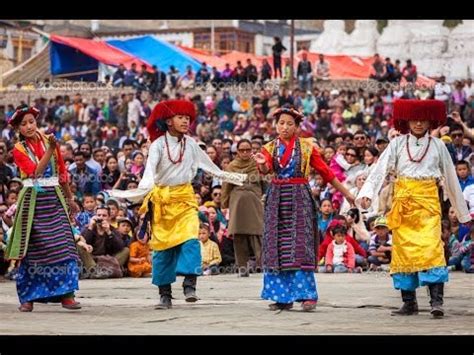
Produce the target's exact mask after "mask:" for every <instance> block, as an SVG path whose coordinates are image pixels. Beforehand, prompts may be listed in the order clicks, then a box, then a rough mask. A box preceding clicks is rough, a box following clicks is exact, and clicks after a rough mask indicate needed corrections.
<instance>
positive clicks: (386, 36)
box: [376, 20, 413, 64]
mask: <svg viewBox="0 0 474 355" xmlns="http://www.w3.org/2000/svg"><path fill="white" fill-rule="evenodd" d="M407 22H409V21H407V20H389V21H388V24H387V27H385V28H384V29H383V32H382V34H381V35H380V37H379V39H378V41H377V46H376V48H377V52H378V53H379V54H380V55H381V56H382V57H390V58H391V59H392V63H393V62H395V60H396V59H400V61H402V64H403V62H404V61H405V60H407V59H408V58H409V56H410V41H411V39H412V37H413V34H412V32H411V30H410V29H409V27H408V26H407Z"/></svg>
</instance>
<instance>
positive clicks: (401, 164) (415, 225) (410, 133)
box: [356, 100, 471, 318]
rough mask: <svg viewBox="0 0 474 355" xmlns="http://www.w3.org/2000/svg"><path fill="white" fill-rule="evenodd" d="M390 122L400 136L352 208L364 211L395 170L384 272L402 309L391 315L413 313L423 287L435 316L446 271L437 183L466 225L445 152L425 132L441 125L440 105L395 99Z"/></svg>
mask: <svg viewBox="0 0 474 355" xmlns="http://www.w3.org/2000/svg"><path fill="white" fill-rule="evenodd" d="M393 119H394V125H395V128H396V129H397V130H398V131H400V133H402V135H401V136H399V137H396V138H394V139H393V140H391V142H390V144H389V146H388V147H387V148H386V149H385V150H384V152H383V153H382V155H381V156H380V157H379V160H378V161H377V163H376V164H375V166H374V168H373V169H372V171H371V173H370V174H369V176H368V177H367V179H366V181H365V183H364V186H363V187H362V189H361V191H360V192H359V194H358V195H357V198H356V204H360V205H361V206H362V207H363V208H368V207H369V206H370V204H371V200H372V199H373V198H374V196H377V195H378V193H379V191H380V188H381V187H382V184H383V182H384V180H385V177H386V176H387V174H388V173H389V172H390V171H392V170H393V171H395V175H396V176H397V180H396V181H395V183H394V191H393V201H392V208H391V210H390V212H389V213H388V214H387V222H388V226H389V228H390V229H391V230H392V233H393V246H392V260H391V264H390V273H391V276H392V280H393V285H394V288H395V289H399V290H401V294H402V300H403V306H402V307H401V308H400V309H399V310H397V311H394V312H393V313H392V314H393V315H414V314H418V303H417V301H416V288H417V287H419V286H425V285H427V286H428V288H429V290H430V297H431V301H430V304H431V315H432V316H433V318H440V317H443V316H444V310H443V308H442V305H443V295H444V283H445V282H447V281H448V270H447V268H446V260H445V257H444V248H443V244H442V241H441V238H440V231H441V206H440V200H439V192H438V182H442V185H443V190H444V193H445V194H446V195H447V196H448V198H449V200H450V202H451V205H452V206H453V208H454V209H455V211H456V216H457V217H458V220H459V221H460V222H461V223H467V222H469V221H471V217H470V215H469V211H468V210H467V207H466V202H465V201H464V196H463V194H462V191H461V187H460V184H459V180H458V177H457V175H456V171H455V168H454V165H453V162H452V160H451V158H450V155H449V152H448V149H447V148H446V145H445V144H444V143H443V141H442V140H440V139H439V138H435V137H432V136H431V135H430V131H429V129H430V127H431V128H432V129H435V128H437V127H440V126H443V125H444V124H445V123H446V106H445V104H444V103H443V102H441V101H438V100H396V101H395V103H394V110H393Z"/></svg>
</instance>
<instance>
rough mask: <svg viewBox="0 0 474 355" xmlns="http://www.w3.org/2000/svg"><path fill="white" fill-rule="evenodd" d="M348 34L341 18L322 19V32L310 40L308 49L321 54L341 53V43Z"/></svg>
mask: <svg viewBox="0 0 474 355" xmlns="http://www.w3.org/2000/svg"><path fill="white" fill-rule="evenodd" d="M347 37H348V34H347V33H346V31H345V24H344V21H343V20H326V21H324V30H323V33H321V35H320V36H319V37H318V39H317V40H315V41H312V42H311V46H310V51H311V52H315V53H323V54H341V52H342V45H343V43H345V42H346V39H347Z"/></svg>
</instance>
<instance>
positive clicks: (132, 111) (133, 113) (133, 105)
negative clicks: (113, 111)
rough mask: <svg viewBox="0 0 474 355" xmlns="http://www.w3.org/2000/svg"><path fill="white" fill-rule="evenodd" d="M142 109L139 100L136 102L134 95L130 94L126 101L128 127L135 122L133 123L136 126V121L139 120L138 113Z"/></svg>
mask: <svg viewBox="0 0 474 355" xmlns="http://www.w3.org/2000/svg"><path fill="white" fill-rule="evenodd" d="M141 109H142V104H141V103H140V100H138V99H137V98H136V97H135V94H133V93H131V94H129V101H128V114H127V120H128V126H129V127H130V125H131V122H132V121H135V123H136V124H137V125H138V123H139V122H138V121H139V119H140V111H141Z"/></svg>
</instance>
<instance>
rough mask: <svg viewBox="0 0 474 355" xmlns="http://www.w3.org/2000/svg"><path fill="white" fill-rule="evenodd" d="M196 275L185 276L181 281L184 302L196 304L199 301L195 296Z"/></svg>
mask: <svg viewBox="0 0 474 355" xmlns="http://www.w3.org/2000/svg"><path fill="white" fill-rule="evenodd" d="M196 282H197V276H196V275H186V276H185V277H184V281H183V291H184V296H185V297H186V302H196V301H197V300H199V298H198V296H196Z"/></svg>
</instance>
